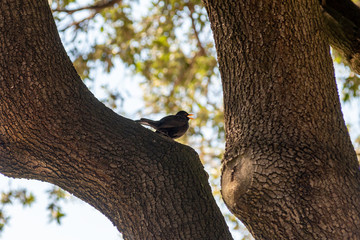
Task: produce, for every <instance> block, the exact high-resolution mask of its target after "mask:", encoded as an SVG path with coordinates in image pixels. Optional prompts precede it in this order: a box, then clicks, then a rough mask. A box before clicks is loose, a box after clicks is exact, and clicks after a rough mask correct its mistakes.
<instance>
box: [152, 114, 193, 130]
mask: <svg viewBox="0 0 360 240" xmlns="http://www.w3.org/2000/svg"><path fill="white" fill-rule="evenodd" d="M186 123H187V121H186V120H185V119H181V118H180V119H179V117H178V116H174V115H171V116H167V117H164V118H162V119H161V120H160V121H159V125H158V127H159V128H173V127H182V126H184V125H186Z"/></svg>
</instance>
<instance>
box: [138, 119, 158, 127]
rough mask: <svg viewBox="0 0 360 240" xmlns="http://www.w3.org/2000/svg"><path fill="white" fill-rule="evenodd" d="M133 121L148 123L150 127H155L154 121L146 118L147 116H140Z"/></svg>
mask: <svg viewBox="0 0 360 240" xmlns="http://www.w3.org/2000/svg"><path fill="white" fill-rule="evenodd" d="M135 122H137V123H140V124H143V125H148V126H150V127H156V121H153V120H150V119H147V118H141V119H140V120H135Z"/></svg>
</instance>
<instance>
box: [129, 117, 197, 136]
mask: <svg viewBox="0 0 360 240" xmlns="http://www.w3.org/2000/svg"><path fill="white" fill-rule="evenodd" d="M192 115H193V114H188V113H187V112H185V111H180V112H178V113H177V114H176V115H169V116H166V117H163V118H162V119H160V120H159V121H154V120H150V119H147V118H141V119H140V120H136V121H135V122H138V123H140V124H143V125H148V126H150V127H152V128H154V129H156V132H157V133H162V134H164V135H166V136H169V137H171V138H179V137H181V136H182V135H184V134H185V132H186V131H187V130H188V128H189V119H193V118H192V117H190V116H192Z"/></svg>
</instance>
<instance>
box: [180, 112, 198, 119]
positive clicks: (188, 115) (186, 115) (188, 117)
mask: <svg viewBox="0 0 360 240" xmlns="http://www.w3.org/2000/svg"><path fill="white" fill-rule="evenodd" d="M193 115H194V114H188V113H187V112H185V111H180V112H178V113H177V114H176V116H184V117H186V118H187V119H194V118H192V117H191V116H193Z"/></svg>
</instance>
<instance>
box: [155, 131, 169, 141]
mask: <svg viewBox="0 0 360 240" xmlns="http://www.w3.org/2000/svg"><path fill="white" fill-rule="evenodd" d="M155 132H156V133H159V134H161V135H162V136H164V137H168V138H171V137H170V136H169V134H168V133H167V132H163V131H159V130H156V131H155ZM171 139H172V138H171Z"/></svg>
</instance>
